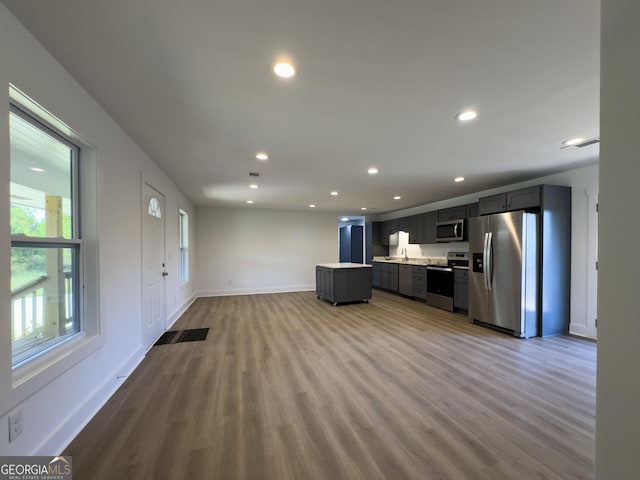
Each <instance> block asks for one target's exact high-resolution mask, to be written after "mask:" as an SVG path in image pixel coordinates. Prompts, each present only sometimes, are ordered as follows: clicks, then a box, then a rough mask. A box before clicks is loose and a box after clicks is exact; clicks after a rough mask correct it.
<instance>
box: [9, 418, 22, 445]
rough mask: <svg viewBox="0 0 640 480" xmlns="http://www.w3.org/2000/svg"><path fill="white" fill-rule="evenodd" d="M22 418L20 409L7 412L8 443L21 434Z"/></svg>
mask: <svg viewBox="0 0 640 480" xmlns="http://www.w3.org/2000/svg"><path fill="white" fill-rule="evenodd" d="M22 427H23V418H22V410H16V411H15V412H13V413H11V414H9V443H11V442H13V441H14V440H15V439H16V438H18V437H19V436H20V435H22Z"/></svg>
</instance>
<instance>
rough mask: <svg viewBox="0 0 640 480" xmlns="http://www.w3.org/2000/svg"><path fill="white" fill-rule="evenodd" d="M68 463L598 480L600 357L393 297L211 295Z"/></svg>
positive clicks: (107, 468) (590, 349) (156, 350)
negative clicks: (194, 333)
mask: <svg viewBox="0 0 640 480" xmlns="http://www.w3.org/2000/svg"><path fill="white" fill-rule="evenodd" d="M200 327H210V329H211V330H210V331H209V336H208V338H207V340H206V341H204V342H191V343H182V344H174V345H163V346H157V347H153V348H152V349H151V350H150V352H149V354H148V355H147V358H146V359H145V360H144V362H143V363H142V364H141V365H140V366H139V368H138V369H137V370H136V371H135V372H134V374H133V375H132V376H131V377H130V378H129V379H128V380H127V381H126V382H125V384H124V385H123V386H122V387H121V388H120V390H119V391H118V392H117V393H116V394H115V395H114V396H113V397H112V398H111V399H110V400H109V401H108V402H107V404H106V405H105V407H104V408H103V409H102V410H101V411H100V412H99V413H98V415H97V416H96V417H95V418H94V419H93V420H92V421H91V423H90V424H89V425H88V426H87V427H86V428H85V429H84V430H83V431H82V432H81V433H80V435H79V436H78V437H77V438H76V439H75V440H74V441H73V442H72V444H71V445H70V446H69V447H68V448H67V450H66V451H65V452H64V454H65V455H73V467H74V472H73V473H74V479H75V480H83V479H91V480H94V479H121V480H126V479H162V478H171V479H224V480H233V479H256V480H257V479H260V480H263V479H264V480H270V479H274V480H275V479H277V480H285V479H296V480H307V479H326V480H336V479H349V480H355V479H367V480H371V479H394V480H395V479H421V480H431V479H452V480H464V479H470V480H471V479H472V480H501V479H504V480H513V479H520V480H527V479H557V480H569V479H576V480H577V479H579V480H585V479H592V478H593V473H592V472H593V461H594V434H595V363H596V345H595V344H594V343H591V342H588V341H583V340H580V339H576V338H571V337H553V338H544V339H541V338H534V339H530V340H520V339H516V338H513V337H510V336H508V335H504V334H501V333H497V332H493V331H491V330H489V329H486V328H483V327H479V326H475V325H471V324H469V323H468V322H467V321H466V318H465V317H463V316H461V315H458V314H451V313H448V312H444V311H442V310H438V309H434V308H431V307H429V306H427V305H424V304H422V303H419V302H415V301H411V300H408V299H404V298H401V297H397V296H394V295H390V294H387V293H383V292H378V291H374V296H373V299H372V300H371V302H370V303H369V304H353V305H344V306H339V307H333V306H331V305H330V304H328V303H326V302H324V301H321V300H317V299H316V297H315V295H314V293H313V292H300V293H285V294H273V295H254V296H236V297H218V298H203V299H199V300H197V301H196V302H195V303H194V305H192V307H191V308H190V309H189V310H188V311H187V313H186V314H185V315H184V316H183V317H182V318H181V319H180V320H179V321H178V323H177V324H176V325H175V326H174V329H183V328H200Z"/></svg>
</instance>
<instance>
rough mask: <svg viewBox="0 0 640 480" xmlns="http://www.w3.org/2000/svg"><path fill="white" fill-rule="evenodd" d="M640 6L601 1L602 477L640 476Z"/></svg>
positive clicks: (627, 0) (631, 1) (624, 0)
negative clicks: (639, 25)
mask: <svg viewBox="0 0 640 480" xmlns="http://www.w3.org/2000/svg"><path fill="white" fill-rule="evenodd" d="M639 20H640V2H638V1H637V0H602V30H601V31H602V44H601V52H602V56H601V61H602V63H601V79H602V83H601V85H602V87H601V99H600V103H601V117H600V138H601V139H602V147H601V163H600V238H599V240H600V243H599V245H600V249H599V255H600V260H599V262H600V264H599V279H598V286H599V292H598V303H599V307H598V318H599V320H598V378H597V381H598V383H597V410H596V413H597V415H596V478H597V479H598V480H609V479H616V480H631V479H636V478H638V477H639V475H640V473H638V472H639V470H640V456H639V447H638V446H639V445H640V374H639V373H638V367H639V366H640V319H639V318H638V317H639V313H638V312H640V255H638V250H639V249H638V239H639V238H640V208H639V203H640V193H639V192H640V191H639V188H638V181H639V179H640V159H639V155H638V118H637V117H638V114H637V112H638V110H640V61H639V60H638V59H639V58H640V57H639V56H638V46H639V45H640V28H638V21H639Z"/></svg>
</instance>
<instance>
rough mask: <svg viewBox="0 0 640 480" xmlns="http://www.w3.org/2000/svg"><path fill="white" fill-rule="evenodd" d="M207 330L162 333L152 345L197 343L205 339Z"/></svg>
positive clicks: (194, 329) (193, 329)
mask: <svg viewBox="0 0 640 480" xmlns="http://www.w3.org/2000/svg"><path fill="white" fill-rule="evenodd" d="M208 333H209V329H208V328H192V329H190V330H173V331H169V332H164V333H163V334H162V336H161V337H160V338H159V339H158V341H157V342H156V343H154V344H153V345H154V346H156V345H168V344H170V343H181V342H198V341H201V340H206V339H207V334H208Z"/></svg>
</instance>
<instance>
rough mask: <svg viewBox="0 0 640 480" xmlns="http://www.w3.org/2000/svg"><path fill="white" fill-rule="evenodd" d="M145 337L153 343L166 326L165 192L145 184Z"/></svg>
mask: <svg viewBox="0 0 640 480" xmlns="http://www.w3.org/2000/svg"><path fill="white" fill-rule="evenodd" d="M143 189H144V192H143V196H142V198H143V202H142V218H143V220H142V321H143V327H142V341H143V343H144V346H145V347H147V348H148V347H151V346H152V345H153V344H154V343H155V341H156V340H157V339H158V337H159V336H160V335H162V333H163V332H164V329H165V286H164V278H165V276H166V270H165V260H164V217H165V209H164V195H162V193H160V192H158V191H157V190H156V189H155V188H153V187H152V186H150V185H148V184H146V183H145V184H144V185H143Z"/></svg>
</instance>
